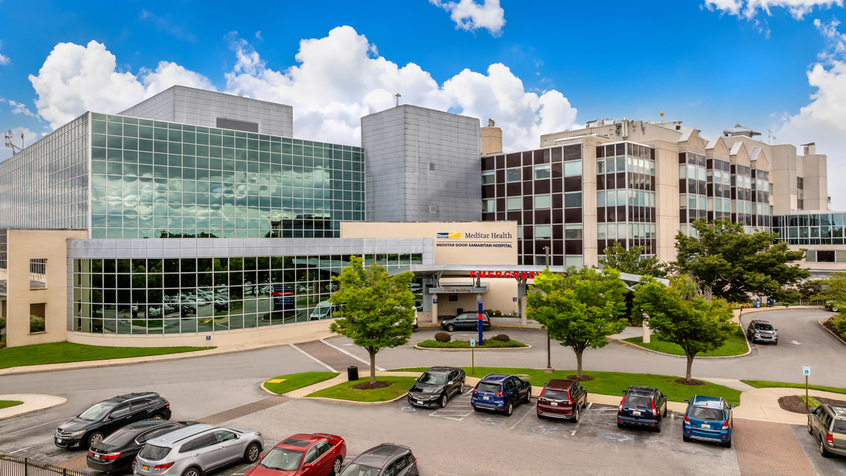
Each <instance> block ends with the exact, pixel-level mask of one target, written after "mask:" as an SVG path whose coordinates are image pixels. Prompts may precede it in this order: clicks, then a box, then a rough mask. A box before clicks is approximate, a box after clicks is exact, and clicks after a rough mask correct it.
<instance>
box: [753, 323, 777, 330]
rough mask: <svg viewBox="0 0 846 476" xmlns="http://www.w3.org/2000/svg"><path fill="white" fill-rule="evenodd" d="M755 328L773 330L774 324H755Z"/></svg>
mask: <svg viewBox="0 0 846 476" xmlns="http://www.w3.org/2000/svg"><path fill="white" fill-rule="evenodd" d="M755 330H758V331H771V330H773V326H772V325H770V324H755Z"/></svg>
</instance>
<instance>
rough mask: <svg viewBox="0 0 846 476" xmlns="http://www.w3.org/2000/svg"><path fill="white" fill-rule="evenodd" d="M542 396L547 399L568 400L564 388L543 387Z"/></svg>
mask: <svg viewBox="0 0 846 476" xmlns="http://www.w3.org/2000/svg"><path fill="white" fill-rule="evenodd" d="M542 397H543V398H546V399H548V400H569V398H568V397H567V391H566V390H552V389H549V388H545V389H543V395H542Z"/></svg>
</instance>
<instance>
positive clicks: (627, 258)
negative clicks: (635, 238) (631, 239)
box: [602, 241, 667, 278]
mask: <svg viewBox="0 0 846 476" xmlns="http://www.w3.org/2000/svg"><path fill="white" fill-rule="evenodd" d="M645 249H646V247H645V246H632V247H631V249H628V250H627V249H625V248H623V245H621V244H620V242H619V241H615V242H614V246H608V247H606V248H605V258H603V261H602V263H603V264H604V265H605V266H607V267H609V268H614V269H616V270H617V271H619V272H621V273H631V274H637V275H639V276H655V277H657V278H663V277H666V276H667V270H666V267H665V266H664V265H663V264H661V263H659V262H658V257H657V256H646V257H644V256H642V255H643V251H644V250H645Z"/></svg>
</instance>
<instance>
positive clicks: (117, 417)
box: [53, 392, 170, 448]
mask: <svg viewBox="0 0 846 476" xmlns="http://www.w3.org/2000/svg"><path fill="white" fill-rule="evenodd" d="M149 418H152V419H155V420H169V419H170V403H169V402H168V401H167V400H165V399H164V398H162V397H161V396H159V394H158V393H154V392H146V393H128V394H126V395H118V396H117V397H113V398H110V399H108V400H103V401H102V402H100V403H98V404H96V405H94V406H92V407H91V408H89V409H88V410H85V411H84V412H82V413H80V414H79V415H77V416H76V417H75V418H73V419H72V420H68V421H66V422H64V423H62V424H61V425H59V428H57V429H56V434H55V435H53V442H54V443H55V444H56V446H59V447H62V448H88V447H90V446H92V445H96V444H97V443H99V442H101V441H103V438H105V437H106V436H107V435H109V434H110V433H112V432H114V431H115V430H117V429H118V428H120V427H122V426H126V425H128V424H130V423H132V422H136V421H138V420H146V419H149Z"/></svg>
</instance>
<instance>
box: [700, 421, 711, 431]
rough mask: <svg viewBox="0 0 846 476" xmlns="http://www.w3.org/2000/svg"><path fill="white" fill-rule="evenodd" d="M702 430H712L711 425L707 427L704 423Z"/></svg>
mask: <svg viewBox="0 0 846 476" xmlns="http://www.w3.org/2000/svg"><path fill="white" fill-rule="evenodd" d="M702 428H705V429H706V430H710V429H711V425H706V424H704V423H703V424H702Z"/></svg>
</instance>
